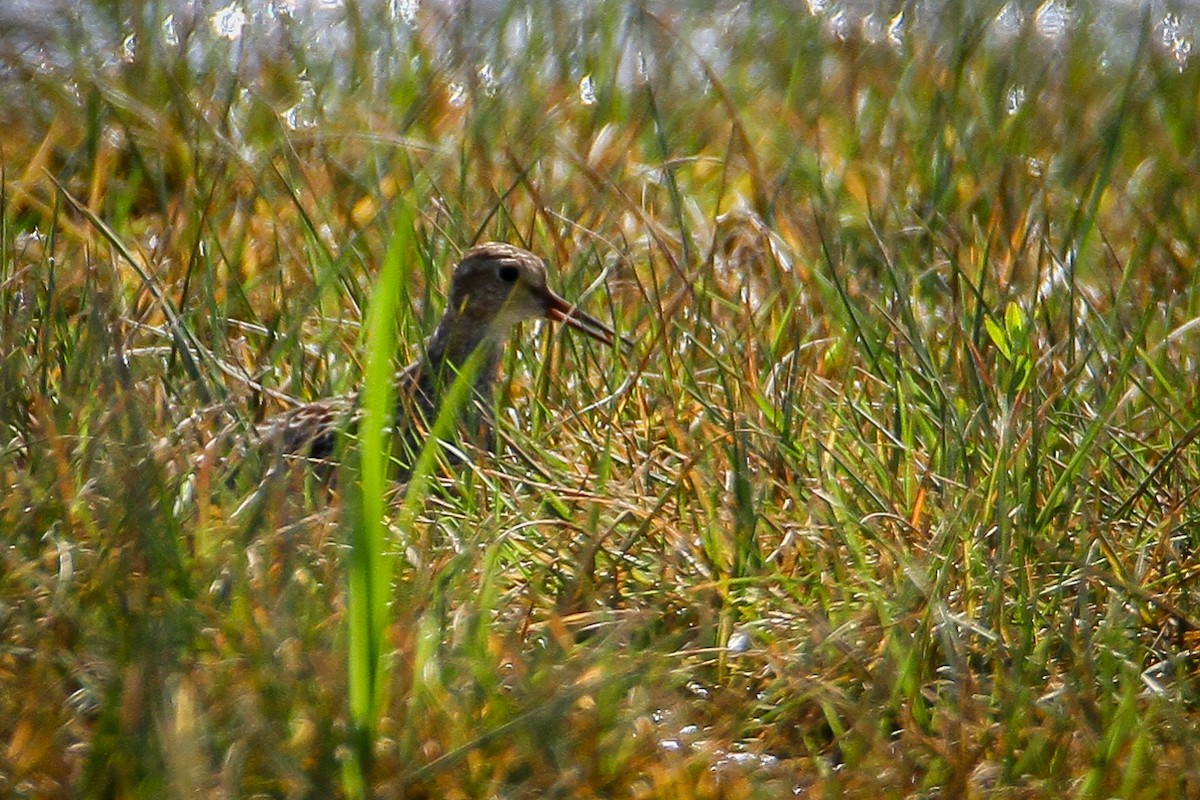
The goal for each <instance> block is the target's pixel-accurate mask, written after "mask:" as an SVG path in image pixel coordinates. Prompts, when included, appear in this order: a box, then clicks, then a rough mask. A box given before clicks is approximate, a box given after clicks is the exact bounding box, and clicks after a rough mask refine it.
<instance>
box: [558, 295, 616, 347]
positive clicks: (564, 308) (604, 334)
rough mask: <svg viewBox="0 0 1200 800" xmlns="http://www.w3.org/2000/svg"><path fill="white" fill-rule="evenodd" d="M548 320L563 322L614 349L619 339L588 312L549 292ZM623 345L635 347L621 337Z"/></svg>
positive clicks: (611, 330)
mask: <svg viewBox="0 0 1200 800" xmlns="http://www.w3.org/2000/svg"><path fill="white" fill-rule="evenodd" d="M546 319H551V320H554V321H555V322H561V323H562V324H564V325H567V326H568V327H571V328H574V329H575V330H577V331H581V332H583V333H586V334H587V335H588V336H590V337H592V338H593V339H595V340H596V341H598V342H603V343H604V344H606V345H608V346H609V347H612V345H613V342H614V341H616V339H617V333H616V331H614V330H613V329H612V328H610V327H608V326H607V325H605V324H604V323H603V322H601V321H600V320H598V319H596V318H595V317H593V316H592V315H591V314H589V313H587V312H586V311H583V310H582V309H580V308H578V307H576V306H573V305H571V304H570V303H568V302H567V301H566V300H564V299H562V298H561V297H559V296H558V295H556V294H555V293H554V292H547V296H546ZM621 344H622V345H624V346H625V347H632V346H633V342H631V341H629V339H627V338H625V337H624V336H622V337H621Z"/></svg>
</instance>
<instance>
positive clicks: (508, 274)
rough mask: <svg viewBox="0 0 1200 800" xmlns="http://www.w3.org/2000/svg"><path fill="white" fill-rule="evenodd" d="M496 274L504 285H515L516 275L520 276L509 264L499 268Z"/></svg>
mask: <svg viewBox="0 0 1200 800" xmlns="http://www.w3.org/2000/svg"><path fill="white" fill-rule="evenodd" d="M498 274H499V275H500V280H502V281H504V282H505V283H516V282H517V275H519V274H520V271H519V270H518V269H517V268H516V267H514V266H512V265H511V264H505V265H504V266H503V267H501V268H500V272H499V273H498Z"/></svg>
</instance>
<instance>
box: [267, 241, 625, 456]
mask: <svg viewBox="0 0 1200 800" xmlns="http://www.w3.org/2000/svg"><path fill="white" fill-rule="evenodd" d="M532 319H550V320H555V321H558V322H562V323H564V324H566V325H568V326H570V327H572V328H575V329H576V330H579V331H582V332H583V333H586V334H587V335H588V336H591V337H592V338H593V339H596V340H597V341H599V342H602V343H604V344H606V345H609V346H612V344H613V342H614V340H615V337H616V334H615V333H614V332H613V330H612V328H610V327H608V326H607V325H605V324H604V323H603V322H600V321H599V320H598V319H596V318H595V317H593V316H591V315H589V314H587V313H585V312H583V311H581V310H579V309H578V308H575V307H574V306H572V305H571V304H570V303H568V302H567V301H566V300H564V299H563V298H561V297H559V296H558V295H557V294H555V293H554V291H553V290H552V289H550V288H549V286H547V284H546V267H545V265H544V264H543V262H542V260H541V259H540V258H538V257H537V256H535V255H534V254H533V253H530V252H529V251H527V250H522V249H521V248H519V247H513V246H512V245H508V244H501V243H499V242H489V243H487V244H482V245H479V246H478V247H475V248H472V249H471V250H469V251H467V253H466V254H465V255H464V256H463V258H462V260H461V261H459V263H458V265H457V266H456V267H455V268H454V274H453V276H452V277H451V279H450V296H449V299H448V302H447V304H446V311H445V313H444V314H443V315H442V318H441V321H440V322H439V323H438V326H437V328H436V330H435V331H434V333H433V336H432V337H430V339H429V342H428V343H427V346H426V348H425V354H424V356H423V357H422V358H420V359H418V360H417V361H415V362H413V363H412V364H410V365H409V366H408V367H406V368H405V369H404V370H403V371H401V372H400V373H399V375H398V378H397V386H396V414H395V431H396V434H397V436H399V437H400V440H399V441H400V442H401V443H402V445H403V447H404V449H403V450H402V451H401V453H402V455H403V456H404V457H405V458H406V459H411V458H412V457H413V456H414V455H415V454H416V453H417V452H419V450H420V447H421V446H422V445H423V443H424V441H425V439H426V437H427V435H428V431H429V428H430V426H431V425H432V424H433V422H434V421H435V420H436V419H437V415H438V412H439V410H440V408H441V405H442V400H443V397H444V394H445V392H446V391H447V390H448V389H449V388H450V386H451V385H452V384H453V383H454V380H455V378H456V377H457V376H458V374H459V373H460V371H462V370H463V369H464V368H465V367H467V365H468V360H469V359H470V358H471V357H472V356H476V357H477V358H478V362H477V363H475V362H473V363H472V364H471V367H472V368H473V369H476V370H477V371H476V372H475V373H474V375H475V377H474V390H475V391H474V395H475V400H476V401H477V402H476V403H471V404H468V405H469V406H473V407H474V408H475V409H482V410H483V414H486V413H487V409H488V408H490V405H491V393H492V386H493V384H494V382H495V377H496V367H497V365H498V364H499V361H500V355H501V350H502V347H503V345H504V342H505V340H506V338H507V336H508V333H509V331H510V330H511V329H512V328H513V326H514V325H516V324H517V323H518V322H522V321H524V320H532ZM622 343H623V344H624V345H625V346H629V344H630V343H629V341H628V340H625V339H622ZM357 408H358V400H357V397H354V396H351V397H335V398H330V399H328V400H322V401H318V402H314V403H307V404H305V405H301V406H297V407H296V408H293V409H290V410H288V411H285V412H283V413H281V414H278V415H276V416H275V417H272V418H271V419H268V420H267V421H265V422H264V423H262V424H261V425H259V426H258V428H257V429H256V430H257V432H258V435H259V437H260V440H261V442H262V444H263V446H264V448H265V449H266V451H267V452H269V453H271V454H273V455H275V456H276V457H300V458H306V459H315V460H327V459H328V458H329V457H330V456H332V455H333V453H334V450H335V448H336V445H337V435H338V432H339V431H340V430H343V429H351V428H352V427H353V426H354V424H355V418H356V415H357ZM466 410H467V409H464V411H466ZM461 413H463V412H460V414H461ZM473 421H474V422H475V423H476V425H475V427H476V428H478V427H479V424H478V423H479V422H480V420H479V419H475V420H473ZM476 432H477V433H478V431H476ZM407 471H408V464H405V465H404V472H405V473H407Z"/></svg>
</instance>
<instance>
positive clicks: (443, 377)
mask: <svg viewBox="0 0 1200 800" xmlns="http://www.w3.org/2000/svg"><path fill="white" fill-rule="evenodd" d="M488 322H489V321H488V320H475V319H472V318H470V317H468V316H466V315H464V314H461V313H460V312H459V311H458V310H457V309H453V308H449V309H447V310H446V313H445V315H443V316H442V319H441V322H439V323H438V326H437V329H436V330H434V332H433V336H432V337H431V338H430V340H429V344H428V347H427V349H426V352H425V361H426V369H427V375H428V376H429V377H430V378H431V379H433V380H434V381H435V382H437V383H441V384H444V385H449V383H451V382H453V381H454V377H455V375H457V374H458V373H459V372H460V371H461V370H463V369H464V368H465V367H467V365H468V362H469V361H470V359H471V357H472V356H476V357H477V358H479V359H481V361H480V363H479V365H478V366H477V367H476V366H475V365H474V364H471V369H472V370H474V369H478V370H479V372H478V373H477V377H476V379H475V383H476V386H477V387H485V386H486V385H487V384H489V383H490V382H491V380H492V376H493V375H494V374H495V371H496V366H497V364H498V363H499V361H500V346H501V345H502V344H503V338H504V337H503V333H500V332H498V331H495V330H492V328H491V326H490V325H489V324H488Z"/></svg>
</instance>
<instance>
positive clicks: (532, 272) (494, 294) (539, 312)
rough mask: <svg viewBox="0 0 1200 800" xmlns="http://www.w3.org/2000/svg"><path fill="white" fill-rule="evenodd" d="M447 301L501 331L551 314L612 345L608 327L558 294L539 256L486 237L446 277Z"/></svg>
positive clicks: (498, 334) (463, 315)
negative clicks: (487, 240)
mask: <svg viewBox="0 0 1200 800" xmlns="http://www.w3.org/2000/svg"><path fill="white" fill-rule="evenodd" d="M450 306H451V307H452V308H453V309H455V311H456V312H457V314H458V315H459V316H460V318H466V319H468V320H471V321H472V322H473V323H475V324H477V325H480V326H487V327H488V329H489V331H490V335H492V336H496V337H501V336H504V335H505V334H506V333H507V332H508V331H509V329H510V328H512V326H514V325H516V324H517V323H518V322H523V321H525V320H532V319H550V320H554V321H556V322H562V323H564V324H566V325H568V326H570V327H572V328H575V329H576V330H579V331H582V332H583V333H586V334H587V335H588V336H591V337H592V338H593V339H596V340H597V341H600V342H603V343H604V344H607V345H610V346H611V345H612V343H613V341H614V339H615V337H616V334H615V333H614V332H613V330H612V328H610V327H608V326H607V325H605V324H604V323H603V322H601V321H600V320H598V319H596V318H595V317H593V316H591V315H590V314H588V313H586V312H584V311H581V310H580V309H578V308H576V307H575V306H573V305H571V304H570V303H568V302H567V301H566V300H564V299H563V298H561V297H559V296H558V295H557V294H556V293H555V292H554V291H553V290H552V289H551V288H550V287H549V286H548V285H547V284H546V265H545V263H544V262H543V261H542V259H540V258H538V257H537V256H535V255H534V254H533V253H530V252H529V251H528V250H522V249H521V248H519V247H514V246H512V245H509V244H503V243H500V242H488V243H486V244H481V245H479V246H477V247H473V248H471V249H470V250H468V251H467V252H466V253H465V254H464V255H463V257H462V260H461V261H459V262H458V266H456V267H455V268H454V276H453V277H452V278H451V280H450Z"/></svg>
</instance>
